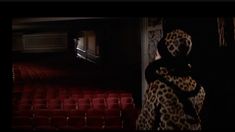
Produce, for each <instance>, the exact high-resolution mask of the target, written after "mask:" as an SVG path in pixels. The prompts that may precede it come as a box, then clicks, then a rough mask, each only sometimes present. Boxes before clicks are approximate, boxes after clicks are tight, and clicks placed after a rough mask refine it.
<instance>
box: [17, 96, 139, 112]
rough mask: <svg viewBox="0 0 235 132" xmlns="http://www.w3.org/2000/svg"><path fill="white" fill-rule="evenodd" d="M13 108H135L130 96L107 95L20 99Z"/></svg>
mask: <svg viewBox="0 0 235 132" xmlns="http://www.w3.org/2000/svg"><path fill="white" fill-rule="evenodd" d="M13 107H14V109H21V110H31V109H64V110H70V109H74V110H76V109H90V108H94V109H127V108H135V103H134V99H133V98H132V97H121V99H120V98H117V97H108V98H92V99H89V98H79V99H77V100H75V99H73V98H68V99H49V100H46V99H33V100H31V99H21V100H19V101H17V102H15V103H13Z"/></svg>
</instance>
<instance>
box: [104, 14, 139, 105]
mask: <svg viewBox="0 0 235 132" xmlns="http://www.w3.org/2000/svg"><path fill="white" fill-rule="evenodd" d="M103 26H104V29H105V30H102V32H101V34H100V35H101V36H102V37H100V38H102V40H100V48H101V57H102V63H103V64H104V65H105V66H106V68H108V69H109V70H110V71H111V73H112V74H114V76H116V78H114V79H115V80H119V81H120V82H122V83H123V87H126V88H124V89H129V90H131V91H133V92H134V95H135V96H136V97H135V99H136V100H137V102H138V104H140V101H141V100H140V99H141V93H140V92H141V49H140V48H141V40H140V20H139V19H138V18H126V19H120V20H110V21H109V22H107V23H105V24H104V25H103Z"/></svg>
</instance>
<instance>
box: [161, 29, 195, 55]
mask: <svg viewBox="0 0 235 132" xmlns="http://www.w3.org/2000/svg"><path fill="white" fill-rule="evenodd" d="M191 49H192V39H191V36H190V35H189V34H187V33H186V32H184V31H183V30H181V29H176V30H173V31H171V32H169V33H167V34H166V35H165V36H164V37H163V38H162V39H161V40H160V42H159V43H158V51H159V53H160V55H161V57H163V58H178V57H185V56H188V55H189V53H190V51H191Z"/></svg>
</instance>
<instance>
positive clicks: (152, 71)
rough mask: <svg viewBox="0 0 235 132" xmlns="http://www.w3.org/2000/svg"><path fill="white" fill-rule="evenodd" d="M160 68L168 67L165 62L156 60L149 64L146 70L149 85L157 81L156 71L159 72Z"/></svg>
mask: <svg viewBox="0 0 235 132" xmlns="http://www.w3.org/2000/svg"><path fill="white" fill-rule="evenodd" d="M160 67H166V65H165V62H164V60H162V59H160V60H156V61H153V62H151V63H149V64H148V66H147V67H146V69H145V78H146V80H147V82H148V83H150V82H152V81H154V80H155V79H156V70H159V69H160Z"/></svg>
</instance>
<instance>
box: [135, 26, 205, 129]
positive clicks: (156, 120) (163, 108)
mask: <svg viewBox="0 0 235 132" xmlns="http://www.w3.org/2000/svg"><path fill="white" fill-rule="evenodd" d="M191 48H192V41H191V36H190V35H188V34H187V33H185V32H184V31H182V30H180V29H176V30H173V31H172V32H169V33H167V34H166V36H164V37H163V38H162V39H161V41H160V42H159V44H158V52H159V54H160V56H161V58H160V59H159V60H156V61H154V62H152V63H150V64H149V65H148V67H147V68H146V71H145V77H146V80H147V82H148V88H147V89H146V92H145V95H144V103H143V107H142V109H141V112H140V115H139V117H138V119H137V121H136V125H137V126H136V128H137V129H138V130H200V129H201V121H200V117H199V113H200V110H201V108H202V105H203V101H204V98H205V91H204V89H203V87H202V86H201V85H200V84H199V83H198V82H197V81H196V80H195V79H194V78H193V77H192V75H191V72H190V71H191V68H190V65H189V64H188V62H187V57H188V55H189V53H190V51H191Z"/></svg>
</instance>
